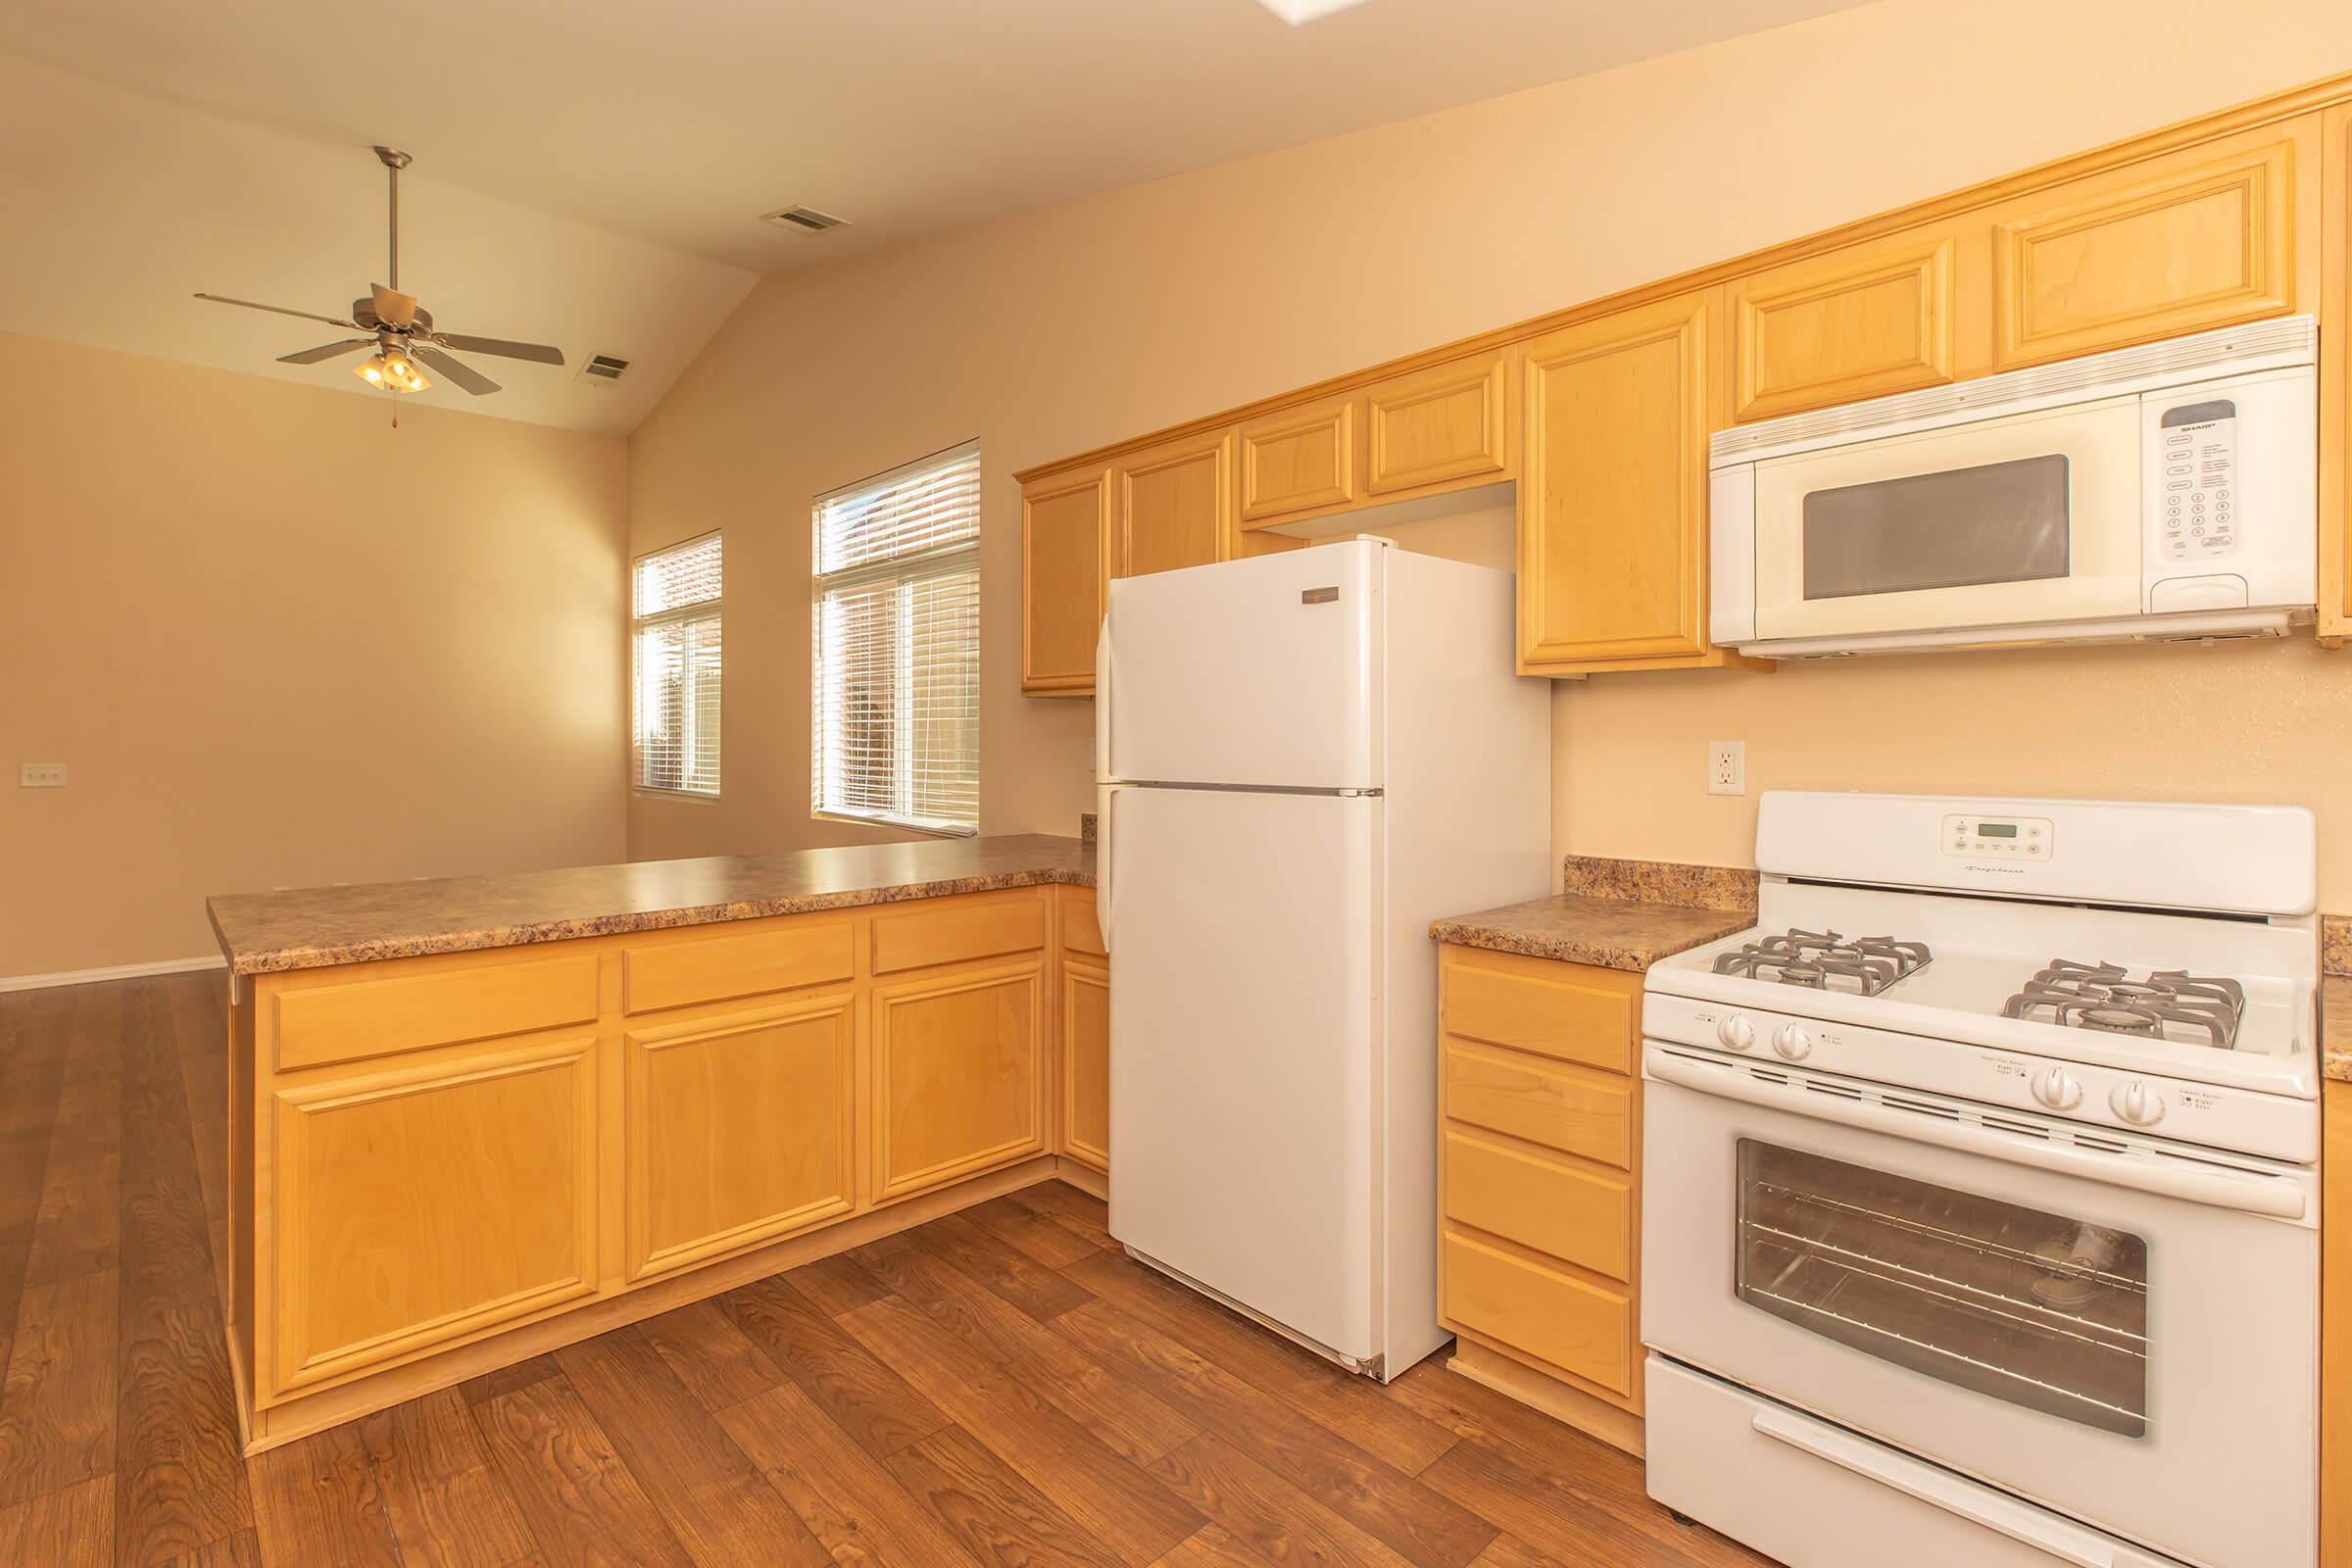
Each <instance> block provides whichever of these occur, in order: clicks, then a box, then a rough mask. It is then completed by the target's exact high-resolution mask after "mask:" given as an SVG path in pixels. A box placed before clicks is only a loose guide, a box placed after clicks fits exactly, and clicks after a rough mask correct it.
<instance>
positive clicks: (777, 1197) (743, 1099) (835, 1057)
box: [627, 995, 857, 1280]
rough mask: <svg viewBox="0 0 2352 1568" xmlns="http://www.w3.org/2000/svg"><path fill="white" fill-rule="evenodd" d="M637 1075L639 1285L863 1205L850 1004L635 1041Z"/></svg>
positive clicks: (635, 1267)
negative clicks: (859, 1192) (859, 1197)
mask: <svg viewBox="0 0 2352 1568" xmlns="http://www.w3.org/2000/svg"><path fill="white" fill-rule="evenodd" d="M627 1073H628V1086H629V1129H628V1185H629V1217H628V1235H629V1258H628V1272H629V1278H630V1279H632V1280H637V1279H642V1278H644V1277H645V1276H647V1275H649V1274H655V1273H660V1272H662V1271H664V1270H667V1269H672V1268H677V1267H681V1266H683V1265H686V1264H689V1263H697V1262H701V1261H703V1260H704V1259H706V1258H710V1257H715V1256H717V1255H719V1254H720V1253H722V1252H729V1251H735V1250H740V1249H742V1248H746V1247H750V1246H753V1245H756V1244H758V1243H761V1242H766V1241H771V1240H773V1239H774V1238H776V1237H779V1236H782V1235H784V1234H786V1233H787V1232H790V1231H794V1230H798V1229H800V1228H801V1227H803V1226H806V1225H810V1224H813V1223H815V1222H816V1221H818V1220H821V1219H824V1218H827V1217H829V1216H831V1215H835V1214H846V1213H848V1212H849V1211H850V1209H851V1207H852V1206H853V1205H854V1204H855V1202H856V1201H857V1176H856V1169H857V1166H856V1160H855V1152H856V1142H857V1128H856V1121H855V1108H856V1104H855V1103H856V1096H855V1093H854V1089H853V1085H854V1084H855V1082H856V1076H857V1028H856V1024H855V1021H854V1014H853V1012H852V1003H851V1000H850V998H849V997H848V996H847V995H836V996H833V997H831V998H827V999H824V1000H821V1001H812V1002H808V1003H804V1004H803V1005H800V1006H797V1007H780V1008H767V1009H762V1010H759V1011H752V1012H739V1013H730V1014H728V1015H727V1016H725V1017H720V1018H706V1019H701V1020H698V1021H697V1022H694V1023H691V1024H681V1025H677V1026H674V1027H671V1028H667V1029H652V1030H639V1031H632V1032H631V1033H630V1034H629V1036H628V1044H627Z"/></svg>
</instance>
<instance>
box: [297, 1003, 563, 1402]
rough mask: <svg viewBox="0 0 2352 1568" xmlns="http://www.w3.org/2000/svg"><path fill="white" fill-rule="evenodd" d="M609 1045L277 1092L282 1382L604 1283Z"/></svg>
mask: <svg viewBox="0 0 2352 1568" xmlns="http://www.w3.org/2000/svg"><path fill="white" fill-rule="evenodd" d="M595 1061H596V1049H595V1042H594V1041H593V1040H590V1039H576V1040H569V1041H564V1042H561V1043H558V1044H554V1045H548V1046H541V1047H537V1048H533V1049H529V1050H518V1051H515V1052H510V1053H506V1054H497V1055H482V1056H474V1057H469V1058H466V1059H463V1060H459V1061H454V1062H451V1061H445V1062H443V1063H441V1064H440V1065H438V1066H436V1067H434V1068H432V1069H430V1070H429V1071H423V1072H416V1073H409V1074H404V1075H399V1076H385V1077H377V1078H366V1079H356V1080H346V1081H343V1082H339V1083H329V1084H316V1085H310V1086H307V1087H305V1088H301V1089H290V1090H281V1091H279V1092H278V1093H277V1094H276V1095H275V1096H274V1097H273V1100H274V1103H273V1105H272V1107H271V1108H272V1114H273V1120H274V1129H275V1160H274V1167H273V1171H272V1182H273V1186H274V1194H273V1200H272V1201H273V1222H274V1225H273V1233H272V1234H273V1236H274V1244H275V1245H274V1251H275V1263H274V1266H275V1276H276V1278H275V1290H274V1295H273V1303H274V1307H275V1313H274V1316H275V1320H276V1336H275V1347H276V1357H275V1365H274V1369H273V1371H274V1375H273V1377H272V1378H271V1379H270V1380H269V1382H270V1387H271V1389H272V1390H273V1391H275V1392H279V1393H283V1392H285V1391H289V1390H294V1389H300V1388H306V1387H309V1386H310V1385H313V1384H316V1383H319V1382H322V1381H325V1380H327V1379H329V1378H335V1377H340V1376H344V1375H346V1374H349V1373H352V1372H356V1371H360V1370H364V1369H368V1368H371V1367H374V1366H378V1365H381V1364H382V1363H384V1362H387V1361H390V1360H393V1359H395V1358H398V1357H402V1356H405V1355H408V1354H410V1353H412V1352H415V1351H418V1350H423V1349H428V1348H439V1347H442V1346H445V1345H447V1344H449V1343H451V1342H453V1341H456V1340H459V1339H462V1338H466V1337H469V1336H471V1335H474V1334H477V1333H479V1332H481V1331H483V1330H486V1329H489V1328H492V1327H495V1326H496V1325H498V1324H501V1323H505V1322H508V1321H510V1320H512V1319H515V1318H518V1317H522V1316H524V1315H526V1314H528V1313H531V1312H535V1311H538V1310H540V1309H542V1308H545V1307H549V1306H553V1305H555V1304H557V1303H559V1302H562V1301H566V1300H570V1299H574V1298H577V1297H582V1296H587V1295H590V1294H592V1293H593V1292H594V1290H595V1288H596V1287H595V1278H596V1234H597V1205H596V1179H597V1158H596V1156H597V1143H596V1119H597V1104H596V1101H597V1096H596V1066H595Z"/></svg>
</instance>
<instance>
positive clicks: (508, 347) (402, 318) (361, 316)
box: [196, 147, 564, 397]
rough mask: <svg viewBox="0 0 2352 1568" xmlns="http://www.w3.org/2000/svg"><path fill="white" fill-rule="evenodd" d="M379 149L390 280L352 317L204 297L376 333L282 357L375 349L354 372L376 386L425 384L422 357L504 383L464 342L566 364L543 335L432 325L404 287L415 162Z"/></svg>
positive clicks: (409, 388)
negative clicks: (473, 361) (404, 214)
mask: <svg viewBox="0 0 2352 1568" xmlns="http://www.w3.org/2000/svg"><path fill="white" fill-rule="evenodd" d="M375 156H376V157H377V158H378V159H380V160H382V162H383V166H384V168H385V169H387V170H389V171H390V172H391V175H392V224H391V228H392V254H391V277H392V281H391V284H390V285H389V286H387V285H385V284H382V283H373V284H370V285H368V294H367V295H366V296H365V297H363V298H361V299H356V300H353V301H352V302H351V319H349V320H345V319H342V318H340V317H334V316H319V315H317V314H315V313H313V312H311V311H293V310H288V309H286V308H285V307H284V306H282V305H261V304H257V303H255V302H254V301H252V300H232V299H230V298H229V297H228V296H226V295H225V294H203V293H199V294H198V295H197V296H196V297H197V298H198V299H200V300H212V301H214V302H215V303H216V304H221V305H241V306H243V307H244V308H245V309H247V310H249V311H270V312H272V313H274V314H276V315H278V316H298V317H300V318H302V319H304V320H306V321H324V322H325V323H326V324H327V325H329V326H346V327H350V328H352V329H353V330H355V331H360V332H366V333H368V334H369V335H368V336H367V337H353V338H345V339H343V340H342V341H340V342H336V343H321V344H319V346H318V347H317V348H315V349H304V350H302V351H301V352H300V353H298V354H281V355H279V356H278V357H277V359H278V363H279V364H280V365H317V364H319V362H321V361H323V360H332V359H339V358H341V357H342V356H343V355H346V354H350V353H352V352H354V351H355V350H359V349H373V350H374V351H375V352H374V353H372V354H370V355H369V356H368V358H367V359H365V360H363V361H361V362H360V364H359V366H358V367H357V368H356V370H355V372H354V373H356V374H357V375H358V376H359V378H360V379H361V380H363V381H366V382H367V383H368V385H369V386H380V387H383V388H385V389H386V390H388V391H392V392H421V391H423V390H424V389H425V388H426V387H429V386H431V385H432V384H433V383H432V382H431V381H430V380H429V379H427V378H426V376H425V374H424V372H423V371H421V370H419V369H418V368H417V363H418V362H419V361H421V362H422V363H423V364H425V365H428V366H430V367H431V368H434V369H435V370H438V371H440V372H441V373H442V374H443V375H445V376H447V377H449V379H450V380H451V381H453V382H455V383H456V384H457V385H459V386H461V387H464V388H465V389H466V391H468V392H470V393H472V394H473V395H474V396H475V397H480V396H481V395H482V394H484V393H485V392H495V391H497V390H498V383H497V382H496V381H493V380H491V379H490V378H489V377H488V376H486V375H484V374H482V372H481V371H479V370H477V369H475V368H473V367H472V366H470V365H467V364H466V362H465V361H463V360H459V359H455V358H453V357H451V356H450V355H449V354H447V353H445V352H443V351H444V350H448V349H463V350H465V351H466V353H468V354H496V355H500V356H503V357H504V358H507V359H510V360H529V361H532V362H533V363H535V364H539V365H562V364H563V363H564V352H563V350H561V349H555V348H550V347H549V346H548V345H546V344H544V343H515V342H512V341H510V340H508V339H506V338H503V337H469V336H467V335H466V334H465V333H463V332H438V331H435V330H434V329H433V313H432V312H430V311H428V310H426V309H425V308H424V307H423V306H421V305H419V304H417V296H415V295H414V294H403V293H402V292H401V291H400V172H401V171H402V170H404V169H406V168H408V167H409V155H408V154H407V153H403V152H395V151H393V150H392V149H391V148H389V147H378V148H376V149H375Z"/></svg>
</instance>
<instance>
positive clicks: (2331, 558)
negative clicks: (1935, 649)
mask: <svg viewBox="0 0 2352 1568" xmlns="http://www.w3.org/2000/svg"><path fill="white" fill-rule="evenodd" d="M2323 157H2324V159H2325V162H2326V166H2327V168H2326V174H2327V180H2326V184H2327V194H2326V195H2325V196H2324V197H2323V199H2322V201H2321V228H2322V234H2321V257H2322V261H2321V266H2322V278H2323V287H2322V288H2321V291H2320V293H2321V299H2320V365H2321V367H2322V372H2321V375H2320V623H2319V634H2320V635H2321V636H2322V637H2327V638H2331V639H2332V638H2341V637H2343V636H2345V635H2347V634H2352V568H2348V567H2347V565H2346V563H2347V561H2348V560H2352V104H2338V105H2337V106H2336V107H2335V108H2333V109H2330V110H2328V111H2327V134H2326V138H2325V140H2324V142H2323ZM2345 1398H2346V1399H2347V1401H2352V1392H2348V1393H2347V1394H2346V1395H2345ZM2345 1431H2346V1441H2347V1443H2352V1424H2348V1425H2347V1427H2346V1428H2345ZM2346 1464H2347V1467H2348V1468H2352V1455H2347V1457H2346ZM2343 1507H2344V1511H2345V1526H2344V1536H2345V1549H2346V1550H2347V1551H2352V1490H2348V1491H2347V1493H2346V1501H2345V1503H2344V1505H2343Z"/></svg>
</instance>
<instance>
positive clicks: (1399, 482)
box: [1365, 351, 1510, 495]
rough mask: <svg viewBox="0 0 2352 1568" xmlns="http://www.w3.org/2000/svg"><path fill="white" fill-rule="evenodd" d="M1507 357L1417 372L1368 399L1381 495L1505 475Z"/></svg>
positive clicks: (1373, 475)
mask: <svg viewBox="0 0 2352 1568" xmlns="http://www.w3.org/2000/svg"><path fill="white" fill-rule="evenodd" d="M1503 364H1504V357H1503V355H1502V353H1501V352H1500V351H1496V352H1495V353H1493V354H1483V355H1474V356H1472V357H1471V358H1469V359H1465V360H1456V361H1455V362H1453V363H1452V364H1450V365H1440V366H1436V367H1434V368H1430V369H1427V370H1416V371H1414V372H1412V373H1411V374H1409V375H1400V376H1396V377H1394V378H1392V379H1390V380H1387V381H1382V382H1380V383H1378V384H1377V385H1375V386H1374V387H1373V388H1372V390H1371V391H1370V393H1368V394H1367V395H1366V398H1365V409H1366V412H1367V417H1366V419H1365V427H1366V431H1367V444H1368V446H1369V448H1370V470H1369V478H1368V485H1369V488H1370V489H1371V491H1372V493H1373V494H1374V495H1386V494H1388V493H1389V492H1391V491H1396V490H1411V489H1414V488H1417V487H1418V486H1421V485H1427V484H1441V483H1444V482H1445V481H1446V480H1449V479H1468V478H1473V477H1476V476H1477V475H1480V474H1492V473H1500V472H1502V471H1503V469H1504V468H1505V467H1506V466H1508V464H1509V461H1510V452H1509V440H1510V423H1509V420H1508V418H1507V417H1506V410H1505V407H1504V396H1505V382H1504V379H1503Z"/></svg>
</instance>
